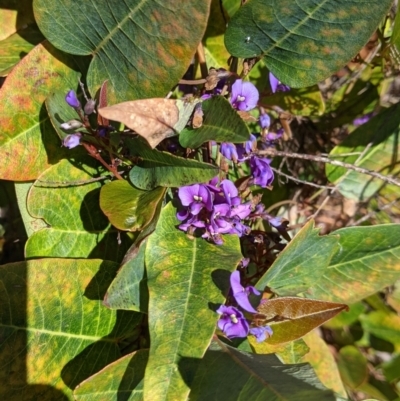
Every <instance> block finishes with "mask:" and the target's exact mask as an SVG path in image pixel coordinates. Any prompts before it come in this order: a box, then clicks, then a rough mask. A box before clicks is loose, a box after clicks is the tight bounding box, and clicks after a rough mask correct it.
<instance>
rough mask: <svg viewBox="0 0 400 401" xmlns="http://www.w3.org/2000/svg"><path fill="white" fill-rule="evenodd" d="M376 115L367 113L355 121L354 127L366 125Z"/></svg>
mask: <svg viewBox="0 0 400 401" xmlns="http://www.w3.org/2000/svg"><path fill="white" fill-rule="evenodd" d="M374 114H375V113H373V112H371V113H367V114H364V115H363V116H361V117H358V118H356V119H355V120H353V125H355V126H356V127H359V126H360V125H363V124H365V123H366V122H368V121H369V120H370V119H371V118H372V117H373V116H374Z"/></svg>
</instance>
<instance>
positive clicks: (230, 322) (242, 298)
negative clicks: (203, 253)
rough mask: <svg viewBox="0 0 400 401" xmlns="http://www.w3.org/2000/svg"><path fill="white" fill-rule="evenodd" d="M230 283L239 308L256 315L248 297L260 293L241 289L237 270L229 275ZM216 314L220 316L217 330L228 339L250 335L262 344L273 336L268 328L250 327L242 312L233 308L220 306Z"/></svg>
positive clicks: (250, 289)
mask: <svg viewBox="0 0 400 401" xmlns="http://www.w3.org/2000/svg"><path fill="white" fill-rule="evenodd" d="M230 283H231V292H232V295H233V298H234V299H235V301H236V302H237V304H238V305H239V307H241V308H242V309H243V310H245V311H246V312H250V313H257V311H256V310H255V309H254V308H253V306H252V305H251V304H250V301H249V298H248V297H249V295H250V294H255V295H260V292H259V291H257V289H256V288H254V287H253V286H248V287H243V286H242V284H241V283H240V272H239V271H238V270H236V271H234V272H233V273H232V274H231V277H230ZM217 313H218V314H219V315H221V316H220V318H219V320H218V328H219V329H220V330H221V331H222V332H223V333H224V334H225V335H226V336H227V337H228V338H235V337H247V336H248V335H249V334H252V335H254V336H255V337H256V340H257V342H263V341H264V340H265V339H267V338H268V337H270V336H272V334H273V333H272V329H271V327H270V326H257V327H250V324H249V322H248V321H247V319H246V318H245V316H244V314H243V312H241V311H240V310H239V309H238V308H236V307H235V306H225V305H221V306H220V307H219V308H218V309H217Z"/></svg>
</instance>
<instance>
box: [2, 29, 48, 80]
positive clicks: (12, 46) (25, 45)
mask: <svg viewBox="0 0 400 401" xmlns="http://www.w3.org/2000/svg"><path fill="white" fill-rule="evenodd" d="M43 40H44V36H43V35H42V34H41V32H40V31H39V29H38V28H37V27H36V26H34V25H30V26H28V27H26V28H24V29H21V30H19V31H17V32H16V33H14V34H13V35H11V36H9V37H8V38H6V39H3V40H1V41H0V76H5V75H7V74H8V73H9V72H10V71H11V70H12V68H13V67H14V65H15V64H17V63H18V62H19V61H20V60H21V59H22V58H23V57H24V56H25V55H27V54H28V53H29V52H30V51H31V50H32V49H33V48H34V47H35V45H37V44H38V43H40V42H41V41H43Z"/></svg>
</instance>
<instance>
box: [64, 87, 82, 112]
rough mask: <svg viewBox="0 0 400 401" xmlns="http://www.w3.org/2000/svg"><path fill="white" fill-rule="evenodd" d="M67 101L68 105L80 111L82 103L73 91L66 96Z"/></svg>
mask: <svg viewBox="0 0 400 401" xmlns="http://www.w3.org/2000/svg"><path fill="white" fill-rule="evenodd" d="M65 101H66V102H67V103H68V105H69V106H71V107H73V108H75V109H78V108H80V107H81V103H80V101H79V100H78V98H77V97H76V93H75V91H73V90H70V91H69V92H68V93H67V95H66V96H65Z"/></svg>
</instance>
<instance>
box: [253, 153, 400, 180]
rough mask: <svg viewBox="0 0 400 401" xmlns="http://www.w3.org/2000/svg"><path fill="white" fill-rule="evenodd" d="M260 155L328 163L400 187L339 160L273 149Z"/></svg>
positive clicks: (364, 169)
mask: <svg viewBox="0 0 400 401" xmlns="http://www.w3.org/2000/svg"><path fill="white" fill-rule="evenodd" d="M257 153H258V154H259V155H265V156H283V157H290V158H293V159H303V160H311V161H314V162H321V163H327V164H332V165H333V166H338V167H343V168H346V169H348V170H354V171H356V172H357V173H360V174H366V175H370V176H371V177H374V178H379V179H380V180H382V181H384V182H387V183H389V184H393V185H396V186H398V187H400V181H399V180H397V179H396V178H394V177H392V176H390V175H383V174H380V173H378V172H376V171H372V170H368V169H366V168H362V167H357V166H354V165H353V164H350V163H345V162H341V161H339V160H331V159H329V158H327V157H321V156H313V155H304V154H299V153H292V152H285V151H282V150H276V149H273V148H270V149H267V150H260V151H258V152H257Z"/></svg>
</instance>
